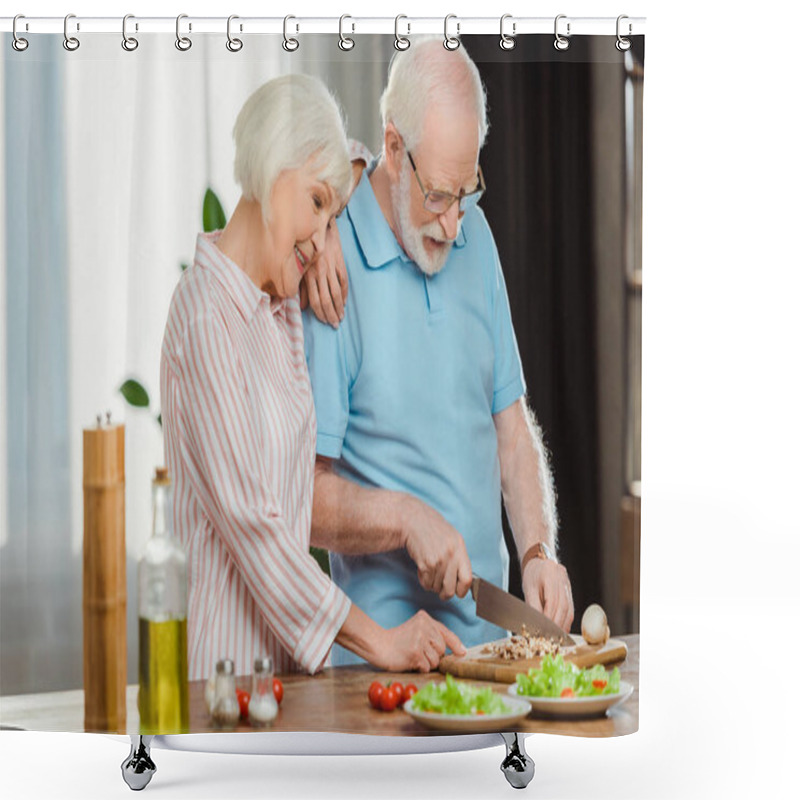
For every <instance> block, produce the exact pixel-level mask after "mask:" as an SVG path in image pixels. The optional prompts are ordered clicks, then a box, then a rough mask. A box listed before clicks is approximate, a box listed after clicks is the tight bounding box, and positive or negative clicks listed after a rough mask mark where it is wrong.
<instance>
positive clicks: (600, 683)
mask: <svg viewBox="0 0 800 800" xmlns="http://www.w3.org/2000/svg"><path fill="white" fill-rule="evenodd" d="M592 686H594V688H595V689H605V688H606V686H608V681H601V680H596V681H592Z"/></svg>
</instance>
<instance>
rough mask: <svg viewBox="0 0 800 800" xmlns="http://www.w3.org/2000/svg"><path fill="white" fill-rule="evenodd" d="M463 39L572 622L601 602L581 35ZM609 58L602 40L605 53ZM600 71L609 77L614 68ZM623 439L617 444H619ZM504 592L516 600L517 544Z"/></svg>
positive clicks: (587, 65)
mask: <svg viewBox="0 0 800 800" xmlns="http://www.w3.org/2000/svg"><path fill="white" fill-rule="evenodd" d="M497 39H498V37H489V36H480V37H464V43H465V45H466V46H467V49H468V51H469V53H470V55H471V56H472V57H473V59H474V60H475V61H476V63H477V64H478V66H479V69H480V71H481V76H482V78H483V80H484V83H485V85H486V90H487V95H488V102H489V121H490V129H489V136H488V139H487V143H486V145H485V147H484V149H483V151H482V154H481V163H482V166H483V170H484V174H485V176H486V181H487V186H488V190H487V192H486V195H485V196H484V198H483V200H482V201H481V205H482V207H483V209H484V211H485V213H486V215H487V217H488V219H489V223H490V225H491V227H492V231H493V233H494V236H495V239H496V241H497V247H498V250H499V252H500V257H501V260H502V264H503V270H504V273H505V277H506V282H507V285H508V293H509V297H510V302H511V313H512V318H513V321H514V327H515V330H516V334H517V340H518V343H519V348H520V354H521V357H522V363H523V366H524V370H525V378H526V381H527V385H528V396H529V400H530V403H531V406H532V408H533V410H534V412H535V413H536V416H537V418H538V420H539V423H540V425H541V427H542V430H543V432H544V437H545V442H546V444H547V447H548V448H549V450H550V453H551V464H552V467H553V472H554V475H555V483H556V491H557V498H558V500H557V508H558V514H559V519H560V528H559V531H560V532H559V552H560V557H561V560H562V562H563V563H564V564H565V566H566V567H567V569H568V571H569V574H570V577H571V580H572V587H573V596H574V600H575V609H576V616H577V617H578V619H577V620H576V623H575V624H576V625H579V624H580V614H581V611H582V609H584V608H586V606H587V605H588V604H589V603H591V602H595V601H598V600H601V577H602V576H601V559H600V546H601V542H600V535H599V486H598V480H597V478H598V470H599V457H598V455H599V454H598V425H599V424H600V421H599V420H598V402H597V394H598V393H597V380H598V375H597V368H598V367H597V353H596V334H595V331H596V323H597V321H596V314H597V310H596V309H597V302H596V292H595V280H594V275H595V264H594V261H593V247H594V233H595V232H594V231H593V229H592V213H591V205H590V204H591V198H592V196H593V192H592V183H591V181H592V164H591V142H592V138H591V137H592V135H593V131H592V115H591V107H592V96H591V88H592V70H593V69H595V68H598V65H597V64H593V63H592V62H591V60H590V54H589V40H588V38H587V37H582V38H576V39H575V40H573V42H572V43H571V46H570V49H569V51H567V52H565V53H558V52H556V51H555V49H554V48H553V37H552V36H524V37H520V38H519V39H518V42H517V46H516V48H515V49H514V50H513V51H511V52H508V53H506V52H502V51H500V49H499V48H498V41H497ZM611 48H612V50H613V44H612V45H611ZM613 61H616V62H617V63H616V64H614V63H611V64H601V65H599V68H600V69H602V68H612V69H615V70H616V72H617V73H618V72H619V61H618V60H617V59H615V58H613V56H612V62H613ZM621 445H622V443H620V446H621ZM505 528H506V539H507V542H508V546H509V552H510V553H512V559H511V560H512V567H511V591H512V592H514V593H516V594H519V595H521V588H520V579H519V563H518V560H517V559H516V558H515V557H514V554H515V553H516V547H515V545H514V542H513V539H512V538H511V535H510V531H509V529H508V525H507V522H506V523H505Z"/></svg>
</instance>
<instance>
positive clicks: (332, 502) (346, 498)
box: [311, 458, 408, 555]
mask: <svg viewBox="0 0 800 800" xmlns="http://www.w3.org/2000/svg"><path fill="white" fill-rule="evenodd" d="M407 499H408V498H407V496H406V495H404V494H402V493H401V492H393V491H389V490H388V489H368V488H365V487H363V486H359V485H358V484H357V483H354V482H353V481H349V480H347V479H346V478H342V477H340V476H339V475H337V474H336V473H335V472H334V471H333V469H332V467H331V465H330V462H329V461H328V460H327V459H323V458H318V459H317V466H316V470H315V473H314V508H313V512H312V518H311V544H312V545H314V546H315V547H324V548H325V549H326V550H333V551H334V552H336V553H342V554H345V555H367V554H369V553H383V552H385V551H387V550H399V549H400V548H403V547H405V545H406V542H405V535H404V532H403V525H402V520H403V511H402V509H403V504H404V503H405V502H406V500H407Z"/></svg>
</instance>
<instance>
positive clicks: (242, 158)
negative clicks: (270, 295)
mask: <svg viewBox="0 0 800 800" xmlns="http://www.w3.org/2000/svg"><path fill="white" fill-rule="evenodd" d="M233 138H234V141H235V143H236V157H235V160H234V168H233V171H234V177H235V178H236V182H237V183H238V184H239V186H240V187H241V189H242V195H243V196H244V198H245V199H246V200H255V201H257V202H259V203H260V204H261V212H262V215H263V217H264V222H265V224H266V223H267V222H268V221H269V200H270V194H271V192H272V186H273V184H274V183H275V180H276V178H277V177H278V176H279V175H280V174H281V172H283V171H284V170H287V169H298V168H300V167H302V166H303V165H304V164H305V163H306V162H307V161H308V160H309V159H310V158H313V159H314V161H313V162H312V163H313V164H314V165H315V166H316V167H317V169H318V172H317V177H318V178H319V180H321V181H323V182H325V183H327V184H328V185H329V186H330V187H331V188H332V189H333V190H334V192H336V194H337V195H338V197H339V200H341V201H342V202H344V201H345V200H346V199H347V197H348V195H349V194H350V186H351V183H352V180H353V171H352V167H351V166H350V156H349V152H348V146H347V136H346V134H345V130H344V122H343V121H342V113H341V110H340V108H339V106H338V104H337V103H336V101H335V100H334V99H333V97H332V96H331V93H330V92H329V91H328V89H327V87H326V86H325V84H324V83H322V81H321V80H319V79H318V78H312V77H310V76H308V75H284V76H282V77H280V78H274V79H273V80H271V81H268V82H267V83H265V84H264V85H263V86H261V87H260V88H258V89H256V91H255V92H253V94H251V95H250V97H249V98H248V99H247V101H246V102H245V104H244V105H243V106H242V109H241V111H240V112H239V116H238V117H237V118H236V124H235V125H234V128H233Z"/></svg>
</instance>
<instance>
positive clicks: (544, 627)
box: [472, 573, 575, 645]
mask: <svg viewBox="0 0 800 800" xmlns="http://www.w3.org/2000/svg"><path fill="white" fill-rule="evenodd" d="M472 597H473V599H474V600H475V606H476V612H477V614H478V616H479V617H480V618H481V619H485V620H488V621H489V622H493V623H494V624H495V625H499V626H500V627H501V628H507V629H508V630H510V631H511V632H512V633H521V632H522V626H523V625H524V626H525V630H526V631H527V632H528V633H530V634H533V635H534V636H544V637H545V638H546V639H552V640H553V641H556V642H560V643H561V644H562V645H574V644H575V640H574V639H573V638H572V637H571V636H570V635H569V634H568V633H567V632H566V631H563V630H562V629H561V628H559V627H558V625H556V623H555V622H553V620H551V619H550V618H549V617H546V616H545V615H544V614H542V612H541V611H537V610H536V609H535V608H533V607H532V606H529V605H528V604H527V603H526V602H524V601H522V600H520V599H519V598H518V597H514V595H513V594H509V593H508V592H504V591H503V590H502V589H501V588H500V587H499V586H495V585H494V584H493V583H489V582H488V581H485V580H484V579H483V578H479V577H478V576H477V575H475V573H473V574H472Z"/></svg>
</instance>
